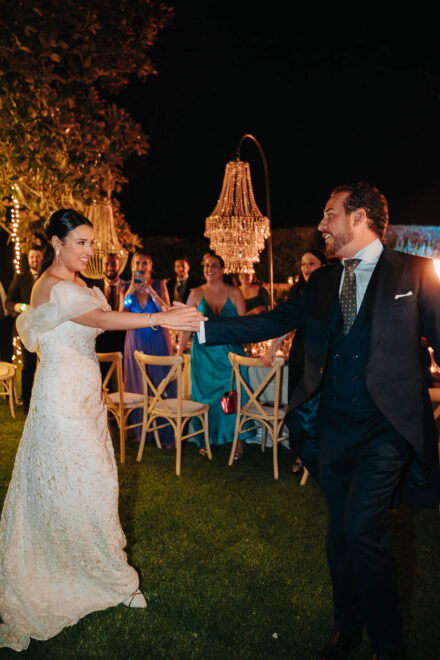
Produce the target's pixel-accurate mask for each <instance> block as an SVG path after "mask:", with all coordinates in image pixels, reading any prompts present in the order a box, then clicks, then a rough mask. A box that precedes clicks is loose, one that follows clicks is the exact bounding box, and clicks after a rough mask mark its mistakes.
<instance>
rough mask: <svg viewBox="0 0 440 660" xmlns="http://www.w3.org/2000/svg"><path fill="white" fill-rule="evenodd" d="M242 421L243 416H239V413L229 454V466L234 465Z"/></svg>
mask: <svg viewBox="0 0 440 660" xmlns="http://www.w3.org/2000/svg"><path fill="white" fill-rule="evenodd" d="M240 420H241V415H239V414H238V413H237V415H236V419H235V430H234V439H233V441H232V447H231V453H230V454H229V461H228V465H232V464H233V462H234V456H235V452H236V451H237V443H238V436H239V431H240Z"/></svg>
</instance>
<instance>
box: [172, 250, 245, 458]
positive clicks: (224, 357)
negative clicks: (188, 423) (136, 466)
mask: <svg viewBox="0 0 440 660" xmlns="http://www.w3.org/2000/svg"><path fill="white" fill-rule="evenodd" d="M203 273H204V277H205V280H206V284H203V285H202V286H199V287H198V288H196V289H193V290H192V291H191V293H190V295H189V298H188V301H187V304H188V305H195V306H196V307H197V309H198V310H199V311H202V312H203V314H204V315H205V316H207V317H208V318H218V317H220V316H244V315H245V313H246V304H245V300H244V298H243V294H242V293H241V291H240V289H239V288H238V287H235V286H231V285H229V284H226V283H225V282H224V281H223V273H224V263H223V259H222V258H221V257H219V256H217V255H211V254H208V255H205V258H204V260H203ZM189 337H190V333H189V332H183V333H182V334H181V339H180V347H179V353H180V354H181V355H182V354H183V352H184V350H185V347H186V345H187V343H188V340H189ZM229 352H232V353H238V354H239V355H244V351H243V347H242V346H241V345H238V344H229V345H224V346H205V345H204V344H199V341H198V337H197V334H194V336H193V343H192V349H191V399H192V400H193V401H200V402H203V403H208V404H209V406H210V409H209V441H210V443H211V445H214V446H215V445H223V444H226V443H229V442H232V440H233V439H234V430H235V419H236V415H235V414H230V415H225V413H224V412H223V410H222V407H221V404H220V399H221V398H222V396H223V394H224V393H225V392H227V391H229V390H230V389H231V373H232V367H231V363H230V362H229V359H228V353H229ZM243 373H245V370H244V372H243ZM197 421H198V420H194V427H195V429H194V430H196V429H197V428H200V426H197ZM254 435H255V431H250V432H248V433H245V434H243V435H242V436H240V437H241V438H242V440H240V441H239V443H238V445H237V451H236V454H235V459H236V460H238V459H239V458H241V457H242V456H243V451H244V445H245V442H246V440H247V439H249V438H250V437H252V436H254ZM195 440H196V443H197V446H198V447H199V454H205V452H206V450H205V449H204V448H203V446H202V445H203V436H202V435H200V436H195Z"/></svg>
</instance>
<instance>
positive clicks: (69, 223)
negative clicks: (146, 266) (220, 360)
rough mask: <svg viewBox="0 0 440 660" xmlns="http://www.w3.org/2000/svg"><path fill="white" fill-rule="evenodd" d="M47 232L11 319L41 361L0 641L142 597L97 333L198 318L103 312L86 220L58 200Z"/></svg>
mask: <svg viewBox="0 0 440 660" xmlns="http://www.w3.org/2000/svg"><path fill="white" fill-rule="evenodd" d="M46 233H47V237H48V239H49V240H50V243H51V246H52V248H53V249H52V250H51V254H52V260H51V262H50V265H49V267H48V268H47V270H45V272H44V273H43V275H42V276H41V277H40V278H39V280H38V281H37V282H36V284H35V286H34V289H33V292H32V298H31V307H29V308H28V310H26V311H25V312H23V314H22V315H21V316H20V317H19V319H18V321H17V328H18V331H19V333H20V336H21V339H22V341H23V342H24V344H25V346H26V348H27V349H28V350H31V351H36V350H37V347H39V352H40V364H39V367H38V370H37V373H36V377H35V381H34V386H33V390H32V398H31V402H30V408H29V415H28V417H27V419H26V423H25V426H24V431H23V436H22V438H21V441H20V445H19V447H18V451H17V455H16V459H15V465H14V471H13V473H12V478H11V482H10V484H9V489H8V493H7V496H6V500H5V504H4V508H3V514H2V518H1V522H0V615H1V617H2V619H3V624H0V647H4V646H8V647H10V648H12V649H14V650H15V651H21V650H23V649H26V648H27V647H28V645H29V642H30V638H32V637H33V638H34V639H39V640H46V639H49V638H50V637H53V636H54V635H56V634H57V633H59V632H60V631H61V630H62V629H63V628H64V627H66V626H70V625H73V624H74V623H76V622H77V621H78V619H79V618H80V617H83V616H85V615H86V614H89V612H94V611H96V610H103V609H105V608H107V607H111V606H113V605H118V604H119V603H124V605H127V606H129V607H146V602H145V598H144V596H143V595H142V593H141V592H140V591H139V577H138V575H137V573H136V571H135V570H134V568H132V567H131V566H130V565H129V564H128V563H127V557H126V554H125V552H124V546H125V537H124V533H123V531H122V529H121V525H120V522H119V516H118V480H117V471H116V464H115V460H114V455H113V447H112V443H111V438H110V436H109V433H108V429H107V411H106V408H105V406H104V404H103V402H102V399H101V373H100V370H99V364H98V360H97V357H96V353H95V338H96V335H97V334H98V333H99V332H102V331H104V330H124V329H127V330H135V329H138V328H142V327H145V326H150V327H153V328H156V327H158V326H159V325H162V326H163V325H165V326H166V327H171V328H178V329H179V328H180V329H182V328H184V329H190V330H191V329H197V326H198V323H197V322H196V320H197V319H198V318H199V317H201V316H202V315H201V314H200V313H198V312H197V311H196V310H195V309H194V308H193V309H187V308H184V309H176V310H172V311H167V312H159V313H157V314H149V313H147V314H130V313H127V312H122V313H121V312H117V311H111V310H110V309H109V306H108V304H107V302H106V299H105V297H104V296H103V294H102V293H101V292H100V291H99V290H98V289H96V288H94V289H93V290H91V289H88V288H87V287H86V285H85V283H84V282H83V281H82V280H81V278H80V277H79V276H78V272H80V271H83V270H84V269H85V268H86V266H87V262H88V259H89V257H90V255H91V253H92V244H93V238H94V236H93V229H92V225H91V223H90V221H89V220H87V218H85V217H83V216H82V215H80V214H79V213H77V212H76V211H73V210H70V209H61V210H59V211H56V212H55V213H54V214H53V215H52V216H51V217H50V219H49V220H48V222H47V226H46Z"/></svg>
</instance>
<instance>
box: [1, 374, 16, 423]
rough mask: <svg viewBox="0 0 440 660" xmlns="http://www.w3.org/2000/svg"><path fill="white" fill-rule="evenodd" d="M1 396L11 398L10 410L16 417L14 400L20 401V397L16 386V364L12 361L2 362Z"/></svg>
mask: <svg viewBox="0 0 440 660" xmlns="http://www.w3.org/2000/svg"><path fill="white" fill-rule="evenodd" d="M0 396H4V397H6V398H7V399H9V410H10V411H11V415H12V417H15V408H14V401H15V403H18V398H17V390H16V388H15V364H12V362H0Z"/></svg>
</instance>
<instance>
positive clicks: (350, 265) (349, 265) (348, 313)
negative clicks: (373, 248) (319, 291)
mask: <svg viewBox="0 0 440 660" xmlns="http://www.w3.org/2000/svg"><path fill="white" fill-rule="evenodd" d="M360 261H361V259H347V260H346V261H344V267H345V273H344V283H343V285H342V289H341V293H340V295H339V305H340V307H341V313H342V319H343V322H344V326H343V328H342V332H343V333H344V335H346V334H347V333H348V332H349V331H350V328H351V326H352V325H353V323H354V320H355V318H356V314H357V305H356V275H355V274H354V271H355V268H356V267H357V265H358V264H359V262H360Z"/></svg>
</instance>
